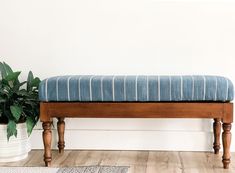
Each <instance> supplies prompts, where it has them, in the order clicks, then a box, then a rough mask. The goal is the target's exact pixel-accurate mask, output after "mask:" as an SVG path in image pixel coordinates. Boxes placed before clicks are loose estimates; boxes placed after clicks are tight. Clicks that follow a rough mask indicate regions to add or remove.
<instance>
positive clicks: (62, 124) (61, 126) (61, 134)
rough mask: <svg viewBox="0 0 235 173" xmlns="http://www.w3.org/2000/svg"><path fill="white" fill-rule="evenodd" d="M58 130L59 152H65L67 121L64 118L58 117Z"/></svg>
mask: <svg viewBox="0 0 235 173" xmlns="http://www.w3.org/2000/svg"><path fill="white" fill-rule="evenodd" d="M57 119H58V122H57V130H58V137H59V141H58V148H59V153H63V152H64V147H65V142H64V131H65V122H64V118H57Z"/></svg>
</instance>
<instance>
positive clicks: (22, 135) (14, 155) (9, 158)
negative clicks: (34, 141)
mask: <svg viewBox="0 0 235 173" xmlns="http://www.w3.org/2000/svg"><path fill="white" fill-rule="evenodd" d="M16 128H17V138H16V137H15V136H11V137H10V139H9V141H7V125H2V124H0V162H14V161H18V160H22V159H24V158H26V157H27V156H28V152H29V151H30V150H31V145H30V142H29V138H28V134H27V126H26V123H19V124H17V126H16Z"/></svg>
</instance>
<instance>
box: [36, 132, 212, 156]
mask: <svg viewBox="0 0 235 173" xmlns="http://www.w3.org/2000/svg"><path fill="white" fill-rule="evenodd" d="M52 134H53V142H52V148H53V149H56V148H57V144H56V141H57V133H56V130H55V129H53V133H52ZM41 135H42V130H40V129H38V130H34V131H33V133H32V135H31V141H32V148H33V149H42V148H43V142H42V140H39V138H40V137H41ZM212 144H213V135H212V132H204V131H201V132H200V131H188V132H185V131H120V130H116V131H113V130H72V129H67V130H66V132H65V145H66V149H81V150H83V149H89V150H90V149H92V150H98V149H99V150H176V151H212Z"/></svg>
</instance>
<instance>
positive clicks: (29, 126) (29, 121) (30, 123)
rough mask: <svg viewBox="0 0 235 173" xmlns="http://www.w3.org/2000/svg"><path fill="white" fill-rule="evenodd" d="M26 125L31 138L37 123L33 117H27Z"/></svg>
mask: <svg viewBox="0 0 235 173" xmlns="http://www.w3.org/2000/svg"><path fill="white" fill-rule="evenodd" d="M26 125H27V132H28V136H30V134H31V133H32V131H33V128H34V126H35V125H36V122H35V121H34V119H33V118H32V117H27V118H26Z"/></svg>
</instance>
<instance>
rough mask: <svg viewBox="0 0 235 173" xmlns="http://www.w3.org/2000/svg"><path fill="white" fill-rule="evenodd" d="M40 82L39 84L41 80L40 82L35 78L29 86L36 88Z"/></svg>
mask: <svg viewBox="0 0 235 173" xmlns="http://www.w3.org/2000/svg"><path fill="white" fill-rule="evenodd" d="M40 82H41V80H40V79H39V78H38V77H36V78H34V79H33V80H32V82H31V86H32V87H37V88H38V86H39V83H40Z"/></svg>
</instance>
